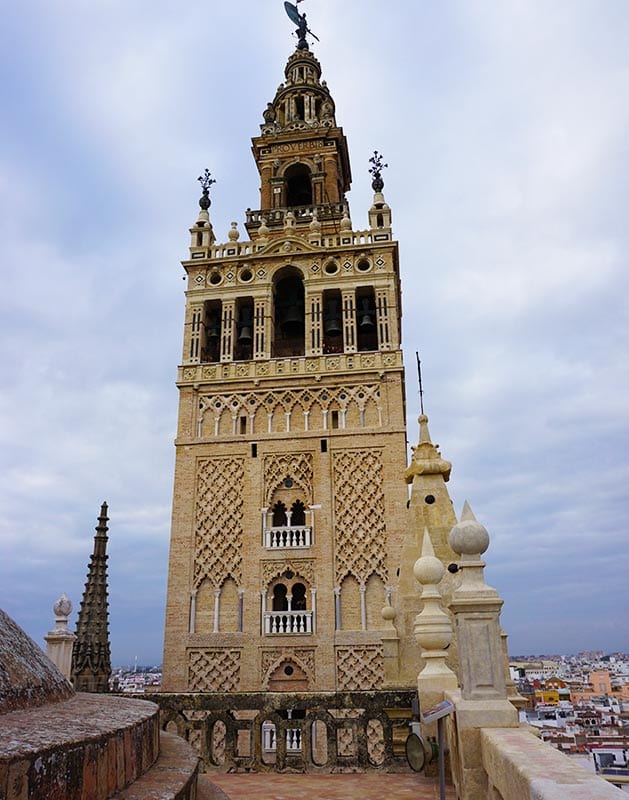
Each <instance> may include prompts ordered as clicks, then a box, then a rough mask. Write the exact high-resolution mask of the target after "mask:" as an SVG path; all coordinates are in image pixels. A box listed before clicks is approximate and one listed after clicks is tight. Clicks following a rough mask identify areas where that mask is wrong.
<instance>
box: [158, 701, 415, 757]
mask: <svg viewBox="0 0 629 800" xmlns="http://www.w3.org/2000/svg"><path fill="white" fill-rule="evenodd" d="M414 696H416V695H415V693H414V692H411V691H388V692H386V691H385V692H356V691H348V692H329V693H327V692H316V693H315V692H312V693H310V692H296V693H294V692H291V693H284V692H250V693H249V692H234V693H217V692H211V693H194V694H166V693H157V694H154V695H150V698H151V700H153V701H154V702H156V703H159V705H160V708H161V712H162V713H161V725H162V728H163V729H164V730H166V731H170V732H172V733H177V734H178V735H179V736H181V737H182V738H184V739H185V740H186V741H188V742H189V744H191V745H192V746H193V747H194V748H195V749H196V751H197V753H198V755H199V756H200V758H201V763H202V769H204V770H207V771H219V772H229V771H234V770H238V769H243V770H248V771H256V772H257V771H259V772H264V771H284V770H286V769H292V770H296V771H298V772H343V771H355V770H356V769H360V770H372V769H373V770H383V771H387V770H389V771H391V770H392V771H405V770H407V769H408V764H407V762H406V758H405V750H404V745H405V742H406V738H407V736H408V733H409V722H410V720H411V717H412V711H411V706H412V702H413V698H414ZM287 712H290V716H289V715H288V713H287ZM269 727H272V728H273V742H274V747H273V751H272V752H271V751H269V750H268V748H267V749H265V741H266V739H265V731H268V729H269ZM295 743H297V744H298V746H294V745H295Z"/></svg>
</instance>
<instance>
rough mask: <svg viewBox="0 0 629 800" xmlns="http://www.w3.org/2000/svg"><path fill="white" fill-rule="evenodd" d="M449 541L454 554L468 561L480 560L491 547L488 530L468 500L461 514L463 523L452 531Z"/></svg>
mask: <svg viewBox="0 0 629 800" xmlns="http://www.w3.org/2000/svg"><path fill="white" fill-rule="evenodd" d="M449 541H450V547H451V548H452V549H453V550H454V552H455V553H458V554H459V555H461V556H464V557H467V558H466V560H480V557H481V555H482V554H483V553H484V552H485V550H487V548H488V547H489V533H488V532H487V528H485V526H484V525H481V524H480V522H478V521H477V520H476V517H475V516H474V512H473V511H472V509H471V507H470V504H469V503H468V502H467V500H466V501H465V505H464V506H463V511H462V512H461V521H460V522H457V524H456V525H455V526H454V527H453V528H452V530H451V531H450V536H449ZM474 557H475V558H474Z"/></svg>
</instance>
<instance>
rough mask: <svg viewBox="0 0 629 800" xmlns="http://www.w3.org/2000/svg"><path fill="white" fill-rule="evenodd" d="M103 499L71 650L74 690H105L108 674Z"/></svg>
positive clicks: (106, 689) (107, 603) (107, 617)
mask: <svg viewBox="0 0 629 800" xmlns="http://www.w3.org/2000/svg"><path fill="white" fill-rule="evenodd" d="M108 521H109V518H108V516H107V503H103V504H102V506H101V510H100V516H99V518H98V525H97V526H96V535H95V536H94V552H93V554H92V557H91V559H90V563H89V568H88V573H87V581H86V583H85V591H84V592H83V600H82V601H81V608H80V610H79V616H78V620H77V626H76V637H77V638H76V641H75V642H74V649H73V652H72V681H73V683H74V688H75V690H76V691H77V692H108V691H109V676H110V674H111V652H110V646H109V614H108V607H109V602H108V593H107V558H108V556H107V531H108V527H107V522H108Z"/></svg>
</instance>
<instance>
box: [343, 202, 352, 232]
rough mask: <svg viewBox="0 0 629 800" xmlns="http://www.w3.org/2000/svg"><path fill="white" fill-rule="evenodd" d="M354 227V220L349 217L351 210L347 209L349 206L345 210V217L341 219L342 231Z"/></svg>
mask: <svg viewBox="0 0 629 800" xmlns="http://www.w3.org/2000/svg"><path fill="white" fill-rule="evenodd" d="M351 229H352V221H351V219H350V218H349V211H348V210H347V206H346V207H345V209H344V210H343V219H342V220H341V230H342V231H351Z"/></svg>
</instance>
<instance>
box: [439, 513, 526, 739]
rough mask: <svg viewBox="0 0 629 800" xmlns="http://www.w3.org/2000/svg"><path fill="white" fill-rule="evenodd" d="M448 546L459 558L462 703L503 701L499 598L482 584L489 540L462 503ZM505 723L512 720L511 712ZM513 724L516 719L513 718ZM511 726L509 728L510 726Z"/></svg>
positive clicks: (455, 608) (455, 607)
mask: <svg viewBox="0 0 629 800" xmlns="http://www.w3.org/2000/svg"><path fill="white" fill-rule="evenodd" d="M450 546H451V547H452V549H453V550H454V552H455V553H458V554H459V555H460V556H461V561H460V563H459V574H460V576H461V577H460V583H459V585H458V586H457V588H456V589H455V591H454V593H453V595H452V601H451V602H450V611H451V612H452V613H453V614H454V617H455V620H456V622H455V627H456V636H457V644H458V651H459V654H460V656H461V660H460V664H459V678H460V682H461V692H462V695H463V699H464V700H492V699H499V700H506V697H507V694H506V688H505V666H504V657H503V645H502V641H501V636H500V630H501V629H500V609H501V608H502V600H501V599H500V597H499V596H498V592H497V591H496V590H495V589H493V588H492V587H491V586H488V585H487V584H486V583H485V576H484V568H485V562H484V561H482V560H481V555H482V553H484V552H485V550H487V548H488V547H489V534H488V533H487V529H486V528H485V527H484V525H481V524H480V522H478V521H477V520H476V518H475V516H474V514H473V512H472V509H471V508H470V506H469V503H467V502H466V503H465V506H464V507H463V512H462V514H461V521H460V522H457V524H456V525H454V527H453V528H452V530H451V531H450ZM509 708H510V709H511V710H510V711H508V714H507V717H508V718H509V719H512V718H513V713H512V712H513V711H514V709H513V706H511V705H509ZM515 720H516V724H517V713H516V714H515ZM509 724H511V723H509Z"/></svg>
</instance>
